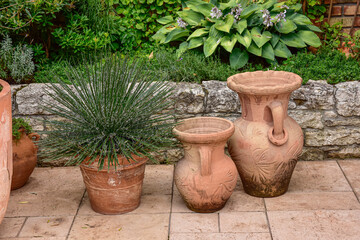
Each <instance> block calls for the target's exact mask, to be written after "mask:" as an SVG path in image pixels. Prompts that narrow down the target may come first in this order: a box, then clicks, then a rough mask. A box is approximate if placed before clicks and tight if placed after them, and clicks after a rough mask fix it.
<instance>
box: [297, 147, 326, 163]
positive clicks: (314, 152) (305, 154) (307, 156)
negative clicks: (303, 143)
mask: <svg viewBox="0 0 360 240" xmlns="http://www.w3.org/2000/svg"><path fill="white" fill-rule="evenodd" d="M324 159H325V153H324V151H323V150H321V149H319V148H307V147H304V148H303V150H302V153H301V155H300V156H299V160H301V161H321V160H324Z"/></svg>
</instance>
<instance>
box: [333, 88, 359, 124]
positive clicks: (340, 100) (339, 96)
mask: <svg viewBox="0 0 360 240" xmlns="http://www.w3.org/2000/svg"><path fill="white" fill-rule="evenodd" d="M335 87H336V93H335V99H336V111H337V112H338V113H339V114H340V115H342V116H345V117H348V116H360V82H359V81H354V82H344V83H339V84H336V86H335Z"/></svg>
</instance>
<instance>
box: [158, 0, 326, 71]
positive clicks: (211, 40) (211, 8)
mask: <svg viewBox="0 0 360 240" xmlns="http://www.w3.org/2000/svg"><path fill="white" fill-rule="evenodd" d="M300 10H301V4H295V5H292V6H287V5H285V4H284V2H280V3H278V2H277V1H276V0H269V1H265V2H263V3H259V2H251V3H249V2H248V1H246V0H230V1H228V2H226V3H221V2H218V1H217V0H211V1H209V0H189V1H186V2H185V3H184V6H183V10H182V11H179V12H177V15H178V16H179V18H178V19H177V21H174V19H173V18H172V17H171V16H167V17H164V18H161V19H159V20H158V22H159V23H161V24H163V25H164V26H163V27H162V28H161V29H160V30H159V31H158V32H157V33H156V34H155V35H154V36H153V38H154V39H155V40H157V41H158V42H159V43H160V44H167V43H169V42H172V41H182V43H181V44H180V46H179V48H178V50H177V55H178V57H180V56H181V55H182V54H183V53H185V52H186V51H188V50H190V49H194V48H199V47H202V48H203V53H204V55H205V57H209V56H211V55H212V54H213V53H214V52H215V50H216V49H217V48H218V47H219V46H221V47H222V48H223V49H225V50H226V51H228V52H229V53H230V59H229V60H230V65H231V66H232V67H233V68H236V69H238V68H241V67H243V66H244V65H245V64H246V63H247V62H248V60H249V54H252V55H256V56H259V57H262V58H265V59H267V60H269V61H275V57H281V58H289V57H290V56H291V55H292V53H291V51H290V49H289V47H292V48H304V47H306V46H307V45H310V46H313V47H319V46H320V45H321V42H320V39H319V38H318V36H317V35H316V34H315V33H314V32H321V30H320V29H319V28H318V27H316V26H314V25H313V24H312V23H311V21H310V19H309V18H307V17H306V16H305V15H303V14H301V13H299V11H300Z"/></svg>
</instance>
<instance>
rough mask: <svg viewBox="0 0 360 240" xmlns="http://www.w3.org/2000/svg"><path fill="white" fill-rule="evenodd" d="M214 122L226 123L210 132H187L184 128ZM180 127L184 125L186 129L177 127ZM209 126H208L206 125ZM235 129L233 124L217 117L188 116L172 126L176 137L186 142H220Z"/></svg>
mask: <svg viewBox="0 0 360 240" xmlns="http://www.w3.org/2000/svg"><path fill="white" fill-rule="evenodd" d="M209 122H211V123H215V122H219V123H220V122H222V123H225V124H228V126H227V127H226V128H223V129H221V128H219V131H216V132H210V133H206V132H205V133H188V132H185V131H184V130H189V129H192V128H195V127H189V128H186V127H187V126H189V125H190V126H191V125H194V124H195V125H196V124H199V125H200V126H198V127H197V128H201V127H206V125H207V123H209ZM201 125H202V126H201ZM181 127H185V128H186V129H184V130H182V129H179V128H181ZM208 127H210V126H208ZM234 131H235V126H234V124H233V123H232V122H231V121H229V120H227V119H224V118H219V117H195V118H188V119H185V120H183V121H181V122H180V124H179V125H177V126H175V127H174V128H173V133H174V134H175V136H176V138H177V139H179V140H180V141H183V142H187V143H215V142H221V141H227V139H229V138H230V137H231V136H232V135H233V133H234Z"/></svg>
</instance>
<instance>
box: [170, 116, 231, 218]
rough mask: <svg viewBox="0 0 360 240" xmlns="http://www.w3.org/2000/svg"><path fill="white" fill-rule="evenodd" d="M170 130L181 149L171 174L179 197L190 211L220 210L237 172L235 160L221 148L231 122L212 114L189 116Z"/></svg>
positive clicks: (229, 192) (227, 137)
mask: <svg viewBox="0 0 360 240" xmlns="http://www.w3.org/2000/svg"><path fill="white" fill-rule="evenodd" d="M173 131H174V134H175V135H176V137H177V138H178V139H179V140H180V141H181V143H182V144H183V148H184V151H185V155H184V158H182V159H181V160H180V161H179V162H178V163H177V164H176V167H175V174H174V179H175V184H176V187H177V188H178V190H179V192H180V195H181V197H182V198H183V199H184V201H185V203H186V205H187V207H188V208H189V209H190V210H192V211H195V212H201V213H209V212H215V211H217V210H220V209H221V208H223V207H224V205H225V203H226V202H227V200H228V199H229V198H230V196H231V194H232V192H233V191H234V189H235V186H236V181H237V176H238V174H237V170H236V167H235V164H234V163H233V161H232V160H231V159H230V158H229V157H228V156H227V155H225V151H224V148H225V144H226V142H227V140H228V139H229V137H230V136H231V135H232V134H233V132H234V125H233V123H232V122H231V121H228V120H226V119H222V118H215V117H199V118H191V119H186V120H184V121H182V122H181V123H180V124H179V125H177V126H176V127H175V128H174V130H173Z"/></svg>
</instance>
